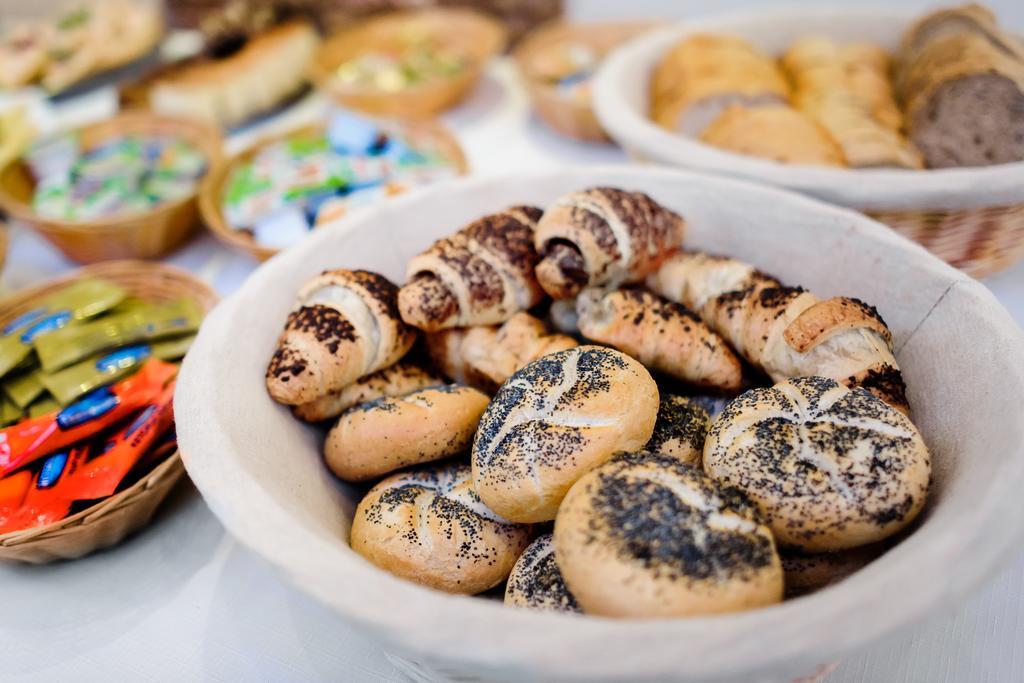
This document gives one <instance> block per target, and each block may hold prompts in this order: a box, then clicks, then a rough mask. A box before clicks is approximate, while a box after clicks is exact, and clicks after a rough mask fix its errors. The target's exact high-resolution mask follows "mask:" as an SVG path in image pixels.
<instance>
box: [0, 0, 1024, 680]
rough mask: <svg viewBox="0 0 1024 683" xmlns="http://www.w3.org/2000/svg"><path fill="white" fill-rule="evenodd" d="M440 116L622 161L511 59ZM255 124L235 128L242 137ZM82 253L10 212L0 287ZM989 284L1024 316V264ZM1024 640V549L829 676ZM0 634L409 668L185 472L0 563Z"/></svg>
mask: <svg viewBox="0 0 1024 683" xmlns="http://www.w3.org/2000/svg"><path fill="white" fill-rule="evenodd" d="M7 1H9V0H0V5H2V3H5V2H7ZM721 4H722V5H724V6H742V5H749V4H751V3H750V2H749V1H748V2H740V1H733V2H726V3H721ZM759 4H767V3H765V2H762V3H759ZM900 4H904V5H907V6H908V7H920V6H923V5H924V4H925V3H921V2H914V1H906V2H902V3H900ZM1002 4H1003V5H1004V7H1003V8H1001V9H1002V10H1003V12H1002V14H1003V16H1004V17H1005V18H1007V19H1008V20H1010V21H1011V23H1012V24H1014V25H1017V26H1024V4H1021V3H1019V2H1017V1H1015V0H1012V1H1008V2H1003V3H1002ZM627 6H628V10H624V9H623V5H621V4H619V3H611V2H589V1H584V0H577V1H576V2H571V3H570V7H571V11H572V12H573V13H574V14H576V15H587V16H626V15H634V16H638V15H641V14H645V13H646V14H658V13H660V14H662V15H664V14H667V13H666V12H663V11H662V12H659V10H660V9H661V3H658V2H655V1H654V0H634V2H632V3H628V5H627ZM696 7H697V3H693V2H684V3H680V4H679V5H674V10H675V11H674V12H671V13H678V12H679V11H680V10H684V11H687V13H688V14H695V13H696V11H695V9H696ZM689 10H694V11H689ZM113 103H114V99H113V94H112V93H111V92H109V91H105V92H99V93H96V94H95V95H92V96H89V97H88V98H86V99H84V100H80V101H76V102H73V103H69V104H68V105H66V106H64V107H62V108H61V109H60V110H57V111H54V110H52V109H49V108H46V107H42V108H37V109H34V111H35V113H36V114H37V116H38V118H39V120H40V121H41V122H44V123H46V124H48V125H58V124H63V123H65V122H67V121H82V120H88V119H91V118H96V117H102V116H103V115H105V114H107V113H109V112H111V111H112V110H113V106H114V104H113ZM2 106H4V102H3V101H2V100H0V107H2ZM321 106H322V102H320V101H318V100H317V99H316V98H312V99H310V100H307V101H305V102H303V103H302V104H301V105H300V106H299V107H297V108H296V109H295V110H293V111H289V112H287V113H286V114H285V115H284V117H282V118H281V119H280V120H276V121H273V122H271V124H272V125H273V126H274V127H286V126H288V125H290V124H292V123H295V122H297V121H303V120H307V119H308V118H309V117H311V116H313V115H315V114H316V113H317V112H318V111H319V109H320V107H321ZM445 118H446V121H447V122H448V123H449V124H450V125H451V127H452V128H453V129H454V130H455V131H456V132H457V134H458V137H459V138H460V141H461V142H462V144H463V146H464V147H465V149H466V151H467V153H468V156H469V161H470V165H471V167H472V168H473V171H474V172H475V173H481V174H486V173H492V174H493V173H501V172H504V171H512V170H521V169H537V168H543V167H551V166H553V165H561V164H568V163H583V164H586V163H598V162H612V161H622V160H624V158H623V155H622V154H621V152H619V151H617V150H616V149H614V148H611V147H605V146H588V145H582V144H576V143H572V142H569V141H566V140H564V139H562V138H560V137H558V136H556V135H555V134H553V133H551V132H549V131H548V130H546V129H545V128H544V127H543V126H542V125H541V124H540V123H539V122H537V121H536V119H535V118H534V117H533V116H532V115H531V113H530V111H529V106H528V103H527V101H526V99H525V96H524V94H523V92H522V90H521V89H520V87H519V86H518V84H517V82H516V80H515V77H514V74H513V71H512V69H511V65H510V64H509V63H507V62H499V63H496V64H494V65H493V66H492V68H491V69H489V71H488V74H487V77H486V80H485V82H484V83H483V84H482V85H481V87H480V88H478V90H477V91H476V92H475V93H474V95H473V96H472V97H471V99H470V100H469V101H468V102H467V103H466V104H464V105H463V106H461V107H459V108H458V109H457V110H455V111H453V112H452V113H450V114H449V115H447V116H446V117H445ZM260 132H263V131H260ZM251 136H252V133H251V132H250V134H249V135H248V136H244V137H243V138H242V139H237V140H233V141H232V147H238V146H241V145H243V144H244V143H245V142H246V139H247V138H251ZM167 260H168V261H169V262H171V263H175V264H177V265H181V266H184V267H186V268H189V269H191V270H193V271H195V272H197V273H199V274H200V275H201V276H202V277H204V278H206V279H207V280H209V281H211V283H212V284H213V285H214V286H215V287H216V289H217V290H218V291H219V292H221V293H222V294H227V293H229V292H231V291H232V290H234V289H235V288H236V287H238V285H239V284H240V283H241V282H242V280H244V278H245V277H246V276H247V275H248V273H249V272H251V271H252V269H253V268H254V267H255V266H256V264H255V262H253V261H252V260H250V259H249V258H248V257H246V256H244V255H241V254H238V253H236V252H233V251H231V250H229V249H227V248H225V247H223V246H221V245H220V244H219V243H218V242H216V241H215V240H213V239H212V238H211V237H210V236H208V235H205V236H202V237H200V238H199V239H197V240H196V241H194V242H193V243H191V244H190V245H188V246H187V247H185V248H184V249H182V250H180V251H179V252H177V253H176V254H174V255H172V256H171V257H170V258H168V259H167ZM73 267H74V264H72V263H70V262H68V261H67V260H66V259H64V258H63V257H62V256H61V255H60V254H59V253H58V252H57V251H55V250H54V249H53V248H52V247H50V246H49V244H48V243H46V242H45V241H43V240H42V239H40V238H38V237H36V236H35V235H34V234H33V233H30V232H28V231H27V230H25V229H21V228H18V227H15V230H14V232H13V240H12V245H11V250H10V253H9V254H8V264H7V266H6V267H5V270H4V272H3V274H2V277H0V291H6V290H9V289H11V288H17V287H23V286H26V285H29V284H31V283H33V282H37V281H40V280H42V279H44V278H47V277H50V276H52V275H55V274H58V273H61V272H65V271H67V270H70V269H71V268H73ZM985 284H987V285H988V286H989V287H990V288H991V289H992V290H993V291H994V292H995V294H996V295H997V297H999V299H1000V301H1001V302H1002V303H1003V304H1004V305H1005V306H1006V307H1007V308H1008V309H1009V310H1010V312H1011V313H1012V314H1013V316H1014V318H1015V319H1016V320H1017V322H1018V323H1024V265H1021V266H1018V267H1016V268H1014V269H1011V270H1010V271H1007V272H1005V273H1002V274H1000V275H997V276H995V277H993V278H990V279H988V280H986V281H985ZM993 532H994V533H995V532H997V530H993ZM937 571H941V569H937ZM922 580H928V577H922ZM1022 641H1024V553H1022V554H1021V555H1020V556H1018V557H1017V558H1016V559H1015V560H1014V561H1013V562H1012V563H1010V564H1009V565H1008V566H1007V567H1006V568H1005V569H1004V570H1003V571H1002V572H1001V573H999V574H998V575H997V576H996V577H994V579H993V580H992V581H991V583H990V584H989V585H988V586H987V587H986V588H984V589H983V590H982V591H981V592H979V593H978V594H977V595H975V596H974V597H973V598H972V599H971V600H969V601H968V602H967V603H966V604H963V605H956V606H952V609H951V610H950V611H949V613H948V614H946V615H944V616H942V615H940V616H937V617H935V618H933V619H932V620H930V621H928V622H927V623H924V624H921V625H919V626H918V627H917V628H915V629H914V630H912V631H910V632H908V633H906V634H903V635H901V636H897V637H894V638H891V639H890V640H888V641H886V642H883V643H879V644H877V645H875V646H874V647H872V648H870V649H868V650H867V651H865V652H863V653H860V654H858V655H857V656H854V657H850V658H848V659H846V660H845V661H843V662H841V663H840V665H839V667H838V668H837V669H836V670H835V671H834V672H833V673H832V674H830V675H829V677H828V679H827V680H828V681H829V683H848V682H849V683H852V682H854V681H871V682H874V681H887V682H888V681H891V682H893V683H898V682H902V681H915V682H918V681H919V682H922V683H923V682H928V683H933V682H934V683H944V682H947V683H954V682H956V683H958V682H960V681H970V682H974V681H979V682H981V681H991V682H998V683H1003V682H1009V681H1020V680H1024V648H1022V646H1021V643H1022ZM0 644H2V655H0V679H2V680H19V681H22V680H24V681H62V680H71V679H75V680H80V681H94V680H96V681H100V680H106V681H109V680H116V681H120V680H156V681H167V680H175V681H178V680H225V681H249V680H252V681H265V680H271V681H293V680H345V681H395V680H403V678H404V674H403V673H402V672H401V671H400V670H398V669H396V668H395V667H394V666H393V665H392V664H391V662H390V661H389V660H388V659H387V658H386V656H385V654H384V653H383V651H382V650H381V649H380V648H379V647H377V646H376V645H375V644H374V643H372V642H370V641H368V640H367V639H366V638H364V637H363V636H361V635H360V634H359V633H358V632H356V631H355V630H354V629H352V628H351V627H349V626H348V625H346V624H345V623H344V622H342V621H341V620H339V619H338V618H336V617H335V616H334V615H333V614H332V613H331V612H329V611H328V610H327V609H326V608H323V607H321V606H320V605H319V604H317V603H315V602H314V601H312V600H311V599H309V598H307V597H305V596H304V595H303V594H301V593H299V592H298V591H297V590H295V589H293V588H291V587H289V586H287V585H285V584H283V583H282V582H280V581H279V580H278V579H277V577H276V576H275V575H274V573H273V570H272V569H271V568H270V567H269V566H268V565H266V564H265V563H264V562H263V561H262V560H260V559H259V558H256V557H254V556H252V555H251V554H250V553H249V552H248V551H246V550H245V549H244V548H242V547H240V546H239V545H238V543H236V542H235V541H234V540H233V539H232V538H231V537H230V536H229V535H227V533H226V532H225V531H224V529H223V527H221V525H220V524H219V523H218V522H217V520H216V518H214V517H213V515H212V514H211V513H210V511H209V510H208V509H207V508H206V506H205V505H204V504H203V502H202V500H201V499H200V498H199V496H198V494H197V493H196V492H195V491H194V489H192V488H191V487H190V486H182V487H179V488H178V489H177V490H176V492H175V494H174V495H173V496H172V498H171V499H170V501H169V503H168V504H167V505H165V506H164V507H163V508H162V510H161V512H159V513H158V515H157V518H156V520H155V521H154V523H153V525H152V526H151V527H150V528H149V529H147V530H146V531H145V532H144V533H142V534H139V535H137V536H136V537H134V538H132V539H130V540H129V541H127V542H126V543H124V544H123V545H121V546H119V547H117V548H115V549H113V550H111V551H107V552H102V553H99V554H96V555H93V556H91V557H88V558H85V559H82V560H78V561H76V562H70V563H59V564H56V565H50V566H43V567H31V566H13V565H0Z"/></svg>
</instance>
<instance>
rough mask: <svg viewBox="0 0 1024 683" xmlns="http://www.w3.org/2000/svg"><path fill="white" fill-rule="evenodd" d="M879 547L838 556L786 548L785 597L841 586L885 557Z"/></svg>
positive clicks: (875, 546)
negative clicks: (847, 579) (841, 583)
mask: <svg viewBox="0 0 1024 683" xmlns="http://www.w3.org/2000/svg"><path fill="white" fill-rule="evenodd" d="M882 551H883V548H882V546H881V545H879V544H874V545H866V546H861V547H859V548H851V549H850V550H841V551H839V552H836V553H803V552H800V551H799V550H791V549H784V550H782V551H781V552H780V553H779V555H780V557H781V558H782V571H783V572H784V573H785V576H786V597H787V598H796V597H799V596H801V595H807V594H808V593H813V592H814V591H816V590H819V589H821V588H824V587H825V586H831V585H832V584H834V583H839V582H840V581H842V580H843V579H845V578H846V577H847V576H849V575H850V574H853V573H854V572H855V571H857V570H859V569H861V568H863V567H865V566H867V564H868V563H869V562H871V561H872V560H874V559H875V558H877V557H878V556H879V555H881V554H882Z"/></svg>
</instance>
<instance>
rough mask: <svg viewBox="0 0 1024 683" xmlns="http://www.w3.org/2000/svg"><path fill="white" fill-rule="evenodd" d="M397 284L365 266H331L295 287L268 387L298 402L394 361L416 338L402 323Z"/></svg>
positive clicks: (277, 396) (282, 399)
mask: <svg viewBox="0 0 1024 683" xmlns="http://www.w3.org/2000/svg"><path fill="white" fill-rule="evenodd" d="M397 297H398V288H397V287H396V286H395V285H394V284H393V283H392V282H391V281H390V280H388V279H387V278H385V277H384V276H383V275H378V274H377V273H371V272H369V271H365V270H329V271H325V272H324V273H322V274H320V275H318V276H316V277H315V278H313V279H312V280H310V281H309V282H307V283H306V284H305V286H303V288H302V289H301V290H300V291H299V295H298V299H297V301H296V304H295V308H294V309H293V310H292V312H291V313H290V314H289V315H288V322H287V323H286V324H285V328H284V332H283V333H282V334H281V338H280V339H279V340H278V343H277V350H276V351H275V352H274V355H273V357H272V358H271V359H270V365H269V367H268V368H267V390H268V391H269V392H270V396H271V397H272V398H273V399H274V400H275V401H277V402H279V403H286V404H289V405H299V404H302V403H309V402H310V401H313V400H316V399H318V398H320V397H321V396H325V395H327V394H330V393H332V392H335V391H339V390H340V389H343V388H345V387H347V386H348V385H349V384H352V383H353V382H354V381H356V380H357V379H358V378H360V377H362V376H364V375H368V374H370V373H372V372H376V371H377V370H381V369H383V368H386V367H387V366H389V365H392V364H394V363H395V362H397V361H398V360H399V359H400V358H401V357H402V356H404V355H405V354H406V352H408V351H409V349H410V348H411V347H412V345H413V342H414V341H415V340H416V333H415V330H413V329H412V328H409V327H407V326H406V325H405V323H403V322H402V319H401V318H400V317H399V315H398V307H397V305H396V304H397Z"/></svg>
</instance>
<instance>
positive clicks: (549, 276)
mask: <svg viewBox="0 0 1024 683" xmlns="http://www.w3.org/2000/svg"><path fill="white" fill-rule="evenodd" d="M685 229H686V225H685V223H684V222H683V219H682V217H681V216H679V215H678V214H676V213H674V212H673V211H670V210H669V209H667V208H665V207H664V206H662V205H660V204H658V203H657V202H656V201H654V200H653V199H651V198H650V197H648V196H647V195H646V194H644V193H642V192H627V191H625V190H619V189H616V188H611V187H595V188H591V189H589V190H583V191H581V192H573V193H571V194H568V195H565V196H564V197H562V198H560V199H559V200H558V201H557V202H555V205H554V206H552V207H551V208H549V209H548V210H547V211H546V212H545V213H544V216H543V217H542V218H541V220H540V223H539V224H538V225H537V233H536V237H535V239H536V246H537V251H538V253H539V254H540V255H541V260H540V263H538V264H537V279H538V280H539V281H540V285H541V287H543V288H544V291H545V292H547V293H548V294H549V295H550V296H552V297H553V298H555V299H568V298H571V297H574V296H576V294H578V293H579V292H580V291H582V290H583V289H584V288H585V287H596V286H599V285H608V286H618V285H620V284H624V283H629V282H640V281H642V280H643V279H644V278H645V277H646V276H647V274H648V273H651V272H652V271H654V270H655V269H657V267H658V266H659V265H660V264H661V262H662V261H663V260H664V259H665V257H666V256H668V255H669V253H671V251H672V250H673V249H675V248H676V247H678V246H679V244H680V243H681V242H682V240H683V233H684V231H685Z"/></svg>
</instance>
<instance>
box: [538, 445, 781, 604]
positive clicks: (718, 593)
mask: <svg viewBox="0 0 1024 683" xmlns="http://www.w3.org/2000/svg"><path fill="white" fill-rule="evenodd" d="M554 544H555V555H556V558H557V561H558V566H559V568H560V569H561V571H562V576H563V577H564V578H565V583H566V585H567V586H568V587H569V590H570V591H572V594H573V595H574V596H575V597H576V600H577V602H579V604H580V606H581V607H582V608H583V611H584V612H586V613H588V614H599V615H603V616H610V617H636V618H662V617H686V616H697V615H704V614H721V613H724V612H736V611H740V610H745V609H752V608H755V607H761V606H764V605H770V604H772V603H776V602H779V601H780V600H781V599H782V592H783V576H782V567H781V565H780V562H779V556H778V553H777V551H776V549H775V542H774V540H773V539H772V534H771V532H770V531H769V530H768V528H767V527H766V526H765V525H764V524H762V523H761V521H760V520H759V519H758V517H757V511H756V508H755V507H754V506H753V505H752V504H751V503H750V502H749V501H748V500H747V499H746V498H745V497H744V496H743V495H742V494H741V493H740V492H739V491H737V490H735V489H732V488H728V487H723V486H720V485H718V484H716V483H715V482H714V481H713V480H711V478H709V477H707V476H706V475H705V474H704V473H703V472H701V471H700V470H699V469H698V468H696V467H693V466H691V465H687V464H685V463H683V462H681V461H680V460H678V459H677V458H674V457H672V456H668V455H662V454H659V453H649V452H639V453H626V454H621V455H618V456H616V457H615V458H613V459H612V460H611V461H609V462H607V463H605V464H604V465H602V466H600V467H598V468H597V469H595V470H593V471H591V472H589V473H588V474H587V475H585V476H584V477H583V478H581V479H580V480H579V481H578V482H576V484H574V485H573V487H572V489H570V491H569V493H568V495H566V497H565V500H564V501H563V502H562V507H561V509H560V510H559V511H558V518H557V519H556V520H555V532H554Z"/></svg>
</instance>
